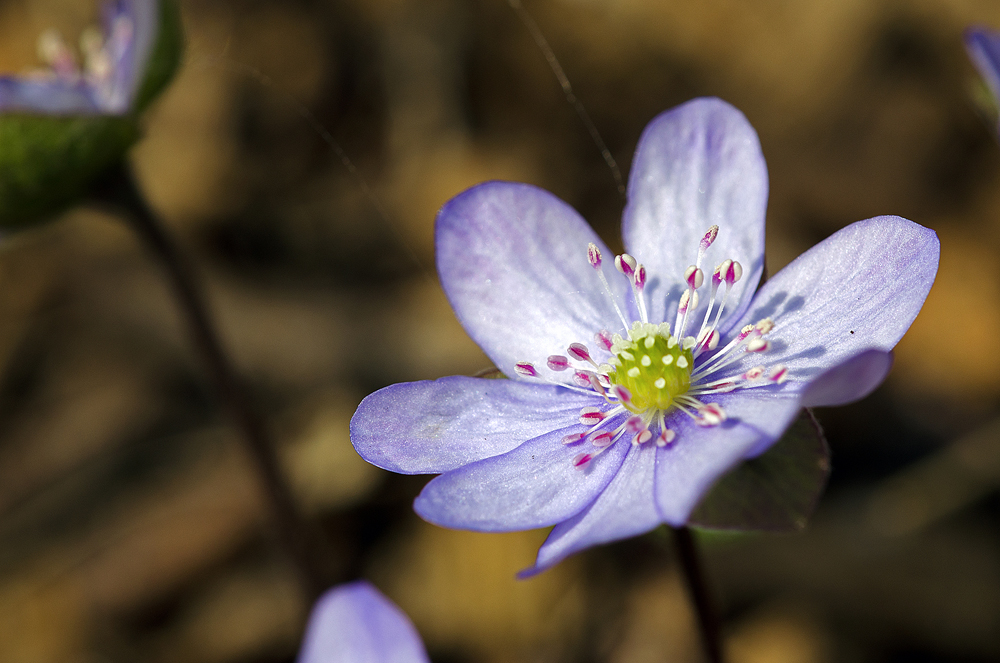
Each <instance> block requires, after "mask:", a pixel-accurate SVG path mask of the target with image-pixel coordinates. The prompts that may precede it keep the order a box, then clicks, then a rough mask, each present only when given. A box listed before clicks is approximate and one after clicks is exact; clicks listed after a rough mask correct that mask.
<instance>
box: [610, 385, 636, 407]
mask: <svg viewBox="0 0 1000 663" xmlns="http://www.w3.org/2000/svg"><path fill="white" fill-rule="evenodd" d="M611 393H612V394H613V395H614V397H615V398H617V399H618V400H620V401H621V402H622V403H631V402H632V392H631V391H629V390H628V387H623V386H622V385H620V384H616V385H614V386H613V387H611Z"/></svg>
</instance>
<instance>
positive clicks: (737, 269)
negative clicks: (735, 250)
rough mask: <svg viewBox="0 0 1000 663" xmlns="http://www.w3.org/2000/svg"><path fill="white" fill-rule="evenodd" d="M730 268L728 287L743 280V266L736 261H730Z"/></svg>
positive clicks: (727, 272) (727, 279)
mask: <svg viewBox="0 0 1000 663" xmlns="http://www.w3.org/2000/svg"><path fill="white" fill-rule="evenodd" d="M727 262H729V263H730V264H729V268H728V269H727V270H726V285H728V286H732V285H733V284H734V283H736V282H737V281H739V280H740V279H741V278H743V266H742V265H741V264H740V263H738V262H736V261H735V260H728V261H727Z"/></svg>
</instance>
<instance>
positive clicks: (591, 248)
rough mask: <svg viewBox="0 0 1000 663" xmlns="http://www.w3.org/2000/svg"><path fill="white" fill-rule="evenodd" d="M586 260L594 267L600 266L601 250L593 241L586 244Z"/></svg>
mask: <svg viewBox="0 0 1000 663" xmlns="http://www.w3.org/2000/svg"><path fill="white" fill-rule="evenodd" d="M587 260H588V261H590V266H591V267H593V268H594V269H597V268H599V267H600V266H601V250H600V249H599V248H597V245H596V244H594V243H593V242H591V243H590V244H588V245H587Z"/></svg>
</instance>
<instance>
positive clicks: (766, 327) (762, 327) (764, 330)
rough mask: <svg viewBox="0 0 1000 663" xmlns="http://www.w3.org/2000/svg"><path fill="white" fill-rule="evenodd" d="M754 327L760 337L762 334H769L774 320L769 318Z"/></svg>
mask: <svg viewBox="0 0 1000 663" xmlns="http://www.w3.org/2000/svg"><path fill="white" fill-rule="evenodd" d="M755 326H756V327H757V331H759V332H760V335H761V336H763V335H764V334H769V333H771V330H772V329H774V320H772V319H771V318H764V319H763V320H761V321H760V322H758V323H757V324H756V325H755Z"/></svg>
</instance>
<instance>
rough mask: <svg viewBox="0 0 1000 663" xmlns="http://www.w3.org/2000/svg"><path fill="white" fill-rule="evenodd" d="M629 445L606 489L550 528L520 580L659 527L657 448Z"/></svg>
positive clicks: (647, 445) (648, 445) (650, 445)
mask: <svg viewBox="0 0 1000 663" xmlns="http://www.w3.org/2000/svg"><path fill="white" fill-rule="evenodd" d="M620 444H624V443H620ZM629 446H630V447H631V448H630V449H629V452H628V455H627V456H626V457H625V462H624V463H622V467H621V469H620V470H619V471H618V474H616V475H615V478H614V479H612V480H611V483H609V484H608V487H607V488H605V489H604V491H603V492H602V493H601V494H600V495H599V496H598V497H597V499H596V500H594V501H593V502H592V503H591V504H590V506H588V507H587V508H586V509H584V510H583V511H581V512H580V513H578V514H576V515H575V516H573V517H572V518H570V519H569V520H565V521H563V522H561V523H559V524H558V525H556V526H555V527H554V528H552V531H551V532H550V533H549V537H548V538H547V539H546V540H545V543H544V544H542V547H541V548H540V549H539V550H538V558H537V559H536V560H535V565H534V566H533V567H532V568H530V569H526V570H525V571H522V572H521V574H520V576H521V577H526V576H530V575H534V574H535V573H538V572H540V571H544V570H545V569H547V568H549V567H551V566H553V565H555V564H557V563H558V562H560V561H562V560H563V559H565V558H566V557H568V556H569V555H572V554H573V553H575V552H579V551H580V550H583V549H584V548H589V547H590V546H595V545H598V544H601V543H608V542H609V541H617V540H618V539H624V538H627V537H630V536H637V535H639V534H643V533H645V532H648V531H650V530H652V529H654V528H655V527H656V526H657V525H659V524H660V514H659V512H658V511H657V510H656V502H655V500H654V498H653V480H654V475H655V466H656V447H655V446H653V445H652V444H645V445H643V446H641V447H637V446H632V445H629Z"/></svg>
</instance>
